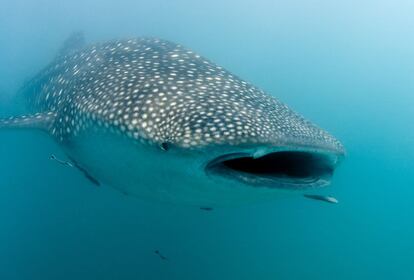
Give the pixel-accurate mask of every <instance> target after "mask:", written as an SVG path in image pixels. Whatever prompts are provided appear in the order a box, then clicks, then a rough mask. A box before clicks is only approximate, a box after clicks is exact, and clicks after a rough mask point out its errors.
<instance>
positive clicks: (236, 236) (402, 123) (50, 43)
mask: <svg viewBox="0 0 414 280" xmlns="http://www.w3.org/2000/svg"><path fill="white" fill-rule="evenodd" d="M413 12H414V4H413V3H412V2H411V1H403V0H397V1H393V2H390V1H371V0H368V1H346V2H344V1H343V2H338V1H327V0H320V1H304V0H297V1H289V2H286V1H271V0H257V1H252V0H242V1H234V0H229V1H218V0H211V1H189V0H177V1H162V0H155V1H132V0H129V1H127V0H120V1H109V0H104V1H97V0H86V1H77V0H76V1H66V2H63V1H51V0H38V1H31V0H25V1H23V0H16V1H13V2H11V1H6V2H5V3H2V5H1V9H0V38H1V44H0V61H1V63H0V116H8V115H11V114H16V113H19V112H22V111H23V108H22V104H21V103H22V102H21V101H19V100H17V101H16V99H15V98H14V94H15V93H16V92H17V90H18V88H19V86H21V85H22V84H23V83H24V81H26V80H27V79H28V78H30V77H31V76H33V75H34V74H35V73H37V72H38V71H39V70H40V69H41V68H42V67H44V66H45V65H46V64H47V63H48V62H50V61H51V59H52V58H53V57H54V56H55V53H56V52H57V50H58V49H59V47H60V45H61V43H62V42H63V41H64V40H65V38H66V37H67V36H68V35H69V34H70V33H72V32H73V31H74V30H83V31H84V32H85V34H86V37H87V40H88V41H89V42H93V41H98V40H107V39H113V38H123V37H133V36H155V37H161V38H165V39H169V40H172V41H176V42H180V43H182V44H183V45H185V46H187V47H189V48H192V49H194V50H196V51H197V52H199V53H201V54H202V55H204V56H205V57H208V58H209V59H211V60H212V61H214V62H216V63H218V64H220V65H222V66H224V67H225V68H227V69H229V70H230V71H232V72H234V73H236V74H237V75H239V76H240V77H242V78H244V79H246V80H248V81H249V82H252V83H253V84H255V85H257V86H259V87H261V88H262V89H264V90H266V91H267V92H269V93H271V94H273V95H274V96H276V97H278V98H279V99H281V100H282V101H284V102H285V103H287V104H289V105H290V106H291V107H292V108H294V109H295V110H296V111H298V112H300V113H301V114H303V115H304V116H305V117H307V118H309V119H311V120H312V121H314V122H316V123H317V124H319V125H320V126H321V127H323V128H325V129H327V130H328V131H330V132H332V134H334V135H335V136H337V137H338V138H339V139H340V140H341V141H342V142H343V143H344V145H345V147H346V149H347V157H346V159H345V160H344V162H343V163H342V165H341V166H340V167H339V169H338V170H337V173H336V174H335V178H334V181H333V184H332V186H331V187H329V188H328V189H326V190H325V191H324V193H326V194H331V195H334V196H335V197H336V198H337V199H338V200H339V202H340V203H339V204H337V205H330V204H327V203H319V202H317V201H311V200H306V199H303V198H301V197H297V198H291V199H281V200H277V201H273V202H270V203H258V204H254V205H248V206H243V207H233V208H225V209H215V210H214V211H212V212H203V211H198V210H197V209H192V208H188V207H185V206H180V205H163V204H156V203H149V202H145V201H141V200H138V199H135V198H130V197H127V196H124V195H122V194H120V193H119V192H116V191H115V190H113V189H111V188H109V187H106V186H103V187H101V188H96V187H93V186H91V185H90V184H89V183H88V182H87V181H85V179H84V178H83V177H82V175H81V174H79V172H76V171H74V170H72V169H67V168H62V166H60V165H57V164H56V163H54V162H52V161H50V160H49V159H48V157H49V155H50V154H51V153H54V154H57V155H62V154H63V152H62V151H61V149H60V148H59V147H58V145H57V144H56V143H55V142H54V141H53V140H52V139H50V138H49V137H48V136H47V135H44V134H42V133H35V132H31V131H23V130H22V131H0V137H1V138H0V143H1V144H0V158H1V160H0V178H1V184H0V226H1V230H0V279H19V280H22V279H30V280H31V279H180V280H182V279H252V278H254V279H391V278H394V279H414V268H413V266H412V262H413V260H414V238H413V236H414V223H413V220H414V219H413V218H414V211H413V209H412V205H413V197H414V191H413V189H412V187H413V185H414V179H413V177H412V176H411V175H412V174H413V173H414V163H413V157H414V148H413V147H414V132H413V129H412V128H413V124H412V123H413V121H412V120H413V117H414V109H413V108H414V96H413V92H414V78H413V73H414V39H413V38H412V36H411V35H412V30H413V29H414V18H413V17H412V14H413ZM155 250H159V251H160V252H161V253H162V254H163V255H165V256H166V257H167V258H168V261H162V260H160V258H159V257H158V256H157V255H156V254H154V251H155Z"/></svg>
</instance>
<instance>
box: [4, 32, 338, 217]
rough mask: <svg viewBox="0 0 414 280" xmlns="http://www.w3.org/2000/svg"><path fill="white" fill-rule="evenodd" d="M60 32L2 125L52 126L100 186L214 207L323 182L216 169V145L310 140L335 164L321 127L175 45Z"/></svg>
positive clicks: (294, 147) (295, 147) (253, 147)
mask: <svg viewBox="0 0 414 280" xmlns="http://www.w3.org/2000/svg"><path fill="white" fill-rule="evenodd" d="M67 42H68V44H66V45H65V46H64V48H62V50H61V51H60V52H59V53H58V55H57V56H56V57H55V59H54V60H53V62H52V63H50V64H49V65H48V66H47V67H45V68H44V69H43V70H42V71H40V73H39V74H38V75H36V76H35V77H34V78H33V79H32V80H31V81H29V82H28V83H27V84H26V85H25V86H24V87H23V88H22V90H21V93H22V94H23V96H24V97H25V100H26V101H27V104H28V110H29V112H28V114H27V115H25V116H21V117H13V118H9V119H3V120H0V128H5V127H9V128H36V129H42V130H45V131H47V132H48V133H49V134H50V135H52V136H53V137H54V138H55V139H56V140H57V141H58V142H59V143H60V144H61V147H62V148H63V149H64V151H65V153H66V154H67V155H68V157H69V158H71V161H72V162H74V163H76V167H77V168H78V169H79V170H81V171H82V172H83V174H84V175H85V176H86V177H87V178H88V179H89V181H91V182H93V183H94V184H96V185H98V184H101V183H102V184H104V185H109V186H112V187H114V188H115V189H118V190H120V191H121V192H122V193H124V194H128V195H129V196H137V197H140V198H145V199H150V200H156V201H176V202H179V203H184V204H191V205H196V206H197V207H200V206H203V205H208V206H209V207H208V208H209V209H213V208H212V207H215V206H220V205H228V204H234V203H236V204H237V203H238V202H242V203H244V202H247V201H257V200H268V199H271V198H272V197H273V196H275V195H276V193H277V191H278V190H281V189H286V190H289V191H290V190H292V189H303V188H306V189H309V188H314V187H319V186H325V185H327V184H328V183H329V180H328V179H326V178H325V177H321V178H319V179H318V180H308V181H306V182H305V183H303V182H302V181H301V182H299V183H298V182H296V181H295V182H293V183H292V182H291V181H289V182H287V181H286V180H283V179H284V178H281V180H270V181H269V180H266V178H264V180H260V179H263V178H262V177H260V176H259V177H260V178H259V179H258V177H253V179H252V178H250V177H246V176H244V177H243V176H242V175H240V176H239V173H237V175H235V174H234V173H226V174H224V173H211V170H212V169H211V166H212V165H211V164H212V163H217V159H223V156H224V157H227V156H229V155H230V156H234V155H235V154H236V155H243V156H246V155H249V156H251V157H253V158H257V157H261V156H264V155H266V154H269V153H273V152H279V151H286V150H288V151H305V152H309V153H323V154H327V155H329V162H332V168H334V166H335V165H336V163H337V162H338V161H339V158H340V157H342V155H343V154H344V148H343V146H342V145H341V143H340V142H339V141H338V140H336V139H335V138H334V137H333V136H331V135H330V134H328V133H327V132H326V131H324V130H322V129H320V128H318V127H317V126H315V125H314V124H312V123H311V122H309V121H307V120H305V119H304V118H303V117H301V116H300V115H298V114H297V113H295V112H294V111H292V110H291V109H289V108H288V107H287V106H286V105H285V104H283V103H281V102H280V101H278V100H277V99H276V98H274V97H272V96H271V95H268V94H266V93H265V92H263V91H262V90H260V89H258V88H256V87H255V86H253V85H251V84H250V83H248V82H246V81H243V80H241V79H240V78H238V77H237V76H235V75H233V74H232V73H230V72H228V71H227V70H225V69H223V68H222V67H220V66H218V65H216V64H214V63H212V62H210V61H209V60H207V59H205V58H203V57H201V56H200V55H198V54H197V53H194V52H193V51H191V50H189V49H187V48H185V47H183V46H181V45H178V44H175V43H172V42H168V41H164V40H160V39H154V38H138V39H131V40H119V41H111V42H105V43H98V44H93V45H89V46H85V45H83V36H82V35H80V34H76V36H74V37H72V38H69V40H67ZM324 170H325V169H324ZM227 171H228V170H226V172H227ZM328 171H329V170H328V169H326V173H328ZM252 186H254V187H252ZM201 209H202V208H201Z"/></svg>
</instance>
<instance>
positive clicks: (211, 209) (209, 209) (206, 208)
mask: <svg viewBox="0 0 414 280" xmlns="http://www.w3.org/2000/svg"><path fill="white" fill-rule="evenodd" d="M200 210H203V211H213V208H212V207H200Z"/></svg>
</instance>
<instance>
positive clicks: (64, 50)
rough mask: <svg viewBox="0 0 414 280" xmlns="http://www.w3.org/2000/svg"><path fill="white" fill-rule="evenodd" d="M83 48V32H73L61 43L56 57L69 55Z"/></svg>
mask: <svg viewBox="0 0 414 280" xmlns="http://www.w3.org/2000/svg"><path fill="white" fill-rule="evenodd" d="M83 46H85V36H84V34H83V32H80V31H78V32H74V33H72V34H71V35H70V36H69V37H68V38H67V39H66V40H65V41H64V42H63V45H62V47H61V48H60V49H59V51H58V54H57V56H58V57H59V56H63V55H67V54H70V53H71V52H74V51H77V50H79V49H81V48H83Z"/></svg>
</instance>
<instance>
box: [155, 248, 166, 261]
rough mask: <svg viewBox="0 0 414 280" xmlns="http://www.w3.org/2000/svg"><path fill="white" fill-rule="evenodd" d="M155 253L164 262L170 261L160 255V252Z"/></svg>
mask: <svg viewBox="0 0 414 280" xmlns="http://www.w3.org/2000/svg"><path fill="white" fill-rule="evenodd" d="M154 253H155V254H156V255H157V256H159V257H160V259H162V260H163V261H168V259H167V258H166V257H165V256H163V255H162V254H161V253H160V251H158V250H155V251H154Z"/></svg>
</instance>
